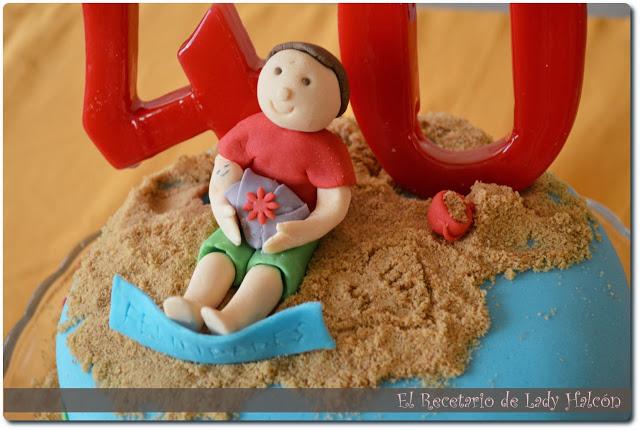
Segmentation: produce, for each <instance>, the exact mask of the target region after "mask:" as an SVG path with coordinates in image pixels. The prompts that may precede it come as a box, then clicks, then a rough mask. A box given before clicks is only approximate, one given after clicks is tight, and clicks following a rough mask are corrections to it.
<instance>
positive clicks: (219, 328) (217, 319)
mask: <svg viewBox="0 0 640 430" xmlns="http://www.w3.org/2000/svg"><path fill="white" fill-rule="evenodd" d="M200 314H201V316H202V319H203V320H204V323H205V325H206V326H207V328H208V329H209V331H210V332H211V333H214V334H229V333H231V332H234V331H236V330H237V327H235V326H236V324H233V322H232V321H230V319H229V318H228V317H225V315H223V313H222V311H219V310H217V309H213V308H210V307H207V306H203V307H202V309H200Z"/></svg>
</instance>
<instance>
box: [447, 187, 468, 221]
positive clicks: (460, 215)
mask: <svg viewBox="0 0 640 430" xmlns="http://www.w3.org/2000/svg"><path fill="white" fill-rule="evenodd" d="M444 204H445V205H446V206H447V211H448V212H449V215H451V218H453V220H454V221H457V222H461V223H466V222H467V221H469V219H468V218H467V206H466V205H465V203H464V200H463V199H462V198H461V197H460V196H459V195H458V194H457V193H455V192H453V191H447V192H446V193H444Z"/></svg>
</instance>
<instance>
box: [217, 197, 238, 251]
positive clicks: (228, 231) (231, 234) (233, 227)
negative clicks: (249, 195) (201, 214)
mask: <svg viewBox="0 0 640 430" xmlns="http://www.w3.org/2000/svg"><path fill="white" fill-rule="evenodd" d="M211 210H212V211H213V216H214V218H215V219H216V222H217V223H218V227H220V229H221V230H222V232H223V233H224V235H225V236H227V239H229V240H230V241H231V242H233V244H234V245H240V242H241V241H242V238H241V236H240V227H239V226H238V218H237V217H236V210H235V209H234V208H233V206H231V205H230V204H229V202H227V201H226V199H225V200H224V201H217V202H215V203H214V202H213V201H211Z"/></svg>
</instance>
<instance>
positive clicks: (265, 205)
mask: <svg viewBox="0 0 640 430" xmlns="http://www.w3.org/2000/svg"><path fill="white" fill-rule="evenodd" d="M279 207H280V205H279V204H278V202H276V195H275V194H273V193H265V191H264V188H262V187H259V188H258V190H257V191H256V192H255V193H251V192H249V193H247V202H246V203H245V204H244V206H243V207H242V209H244V210H245V211H246V212H249V215H247V219H248V220H249V221H253V220H254V219H256V218H257V219H258V222H259V223H260V224H263V225H264V224H266V223H267V218H269V219H275V217H276V216H275V214H274V213H273V210H274V209H278V208H279Z"/></svg>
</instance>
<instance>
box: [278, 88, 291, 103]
mask: <svg viewBox="0 0 640 430" xmlns="http://www.w3.org/2000/svg"><path fill="white" fill-rule="evenodd" d="M291 95H292V92H291V88H289V87H281V88H280V89H279V90H278V94H277V96H278V99H279V100H281V101H283V102H284V101H287V100H289V99H290V98H291Z"/></svg>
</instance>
